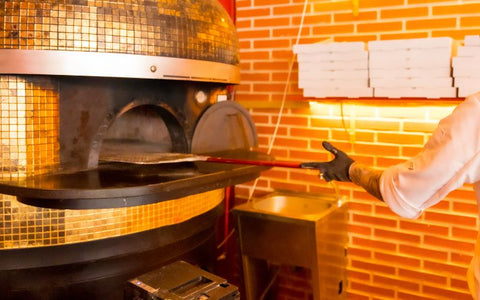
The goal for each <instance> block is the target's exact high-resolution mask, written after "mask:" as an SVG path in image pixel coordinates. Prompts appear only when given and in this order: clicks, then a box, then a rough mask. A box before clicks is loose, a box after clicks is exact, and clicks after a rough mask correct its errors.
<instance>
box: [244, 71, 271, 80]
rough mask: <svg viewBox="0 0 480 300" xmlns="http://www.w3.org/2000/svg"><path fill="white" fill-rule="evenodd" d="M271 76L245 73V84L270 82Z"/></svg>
mask: <svg viewBox="0 0 480 300" xmlns="http://www.w3.org/2000/svg"><path fill="white" fill-rule="evenodd" d="M269 79H270V75H269V74H268V73H244V74H242V81H243V82H252V81H268V80H269Z"/></svg>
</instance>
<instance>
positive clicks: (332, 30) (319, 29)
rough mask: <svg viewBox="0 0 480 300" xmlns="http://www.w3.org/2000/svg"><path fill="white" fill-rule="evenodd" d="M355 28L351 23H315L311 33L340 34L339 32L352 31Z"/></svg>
mask: <svg viewBox="0 0 480 300" xmlns="http://www.w3.org/2000/svg"><path fill="white" fill-rule="evenodd" d="M354 30H355V28H354V25H353V24H344V25H317V26H314V27H313V31H312V33H313V34H322V35H326V34H340V33H353V32H354Z"/></svg>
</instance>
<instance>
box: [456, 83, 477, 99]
mask: <svg viewBox="0 0 480 300" xmlns="http://www.w3.org/2000/svg"><path fill="white" fill-rule="evenodd" d="M477 92H480V87H479V86H478V85H475V86H461V87H459V88H458V97H462V98H463V97H467V96H470V95H472V94H475V93H477Z"/></svg>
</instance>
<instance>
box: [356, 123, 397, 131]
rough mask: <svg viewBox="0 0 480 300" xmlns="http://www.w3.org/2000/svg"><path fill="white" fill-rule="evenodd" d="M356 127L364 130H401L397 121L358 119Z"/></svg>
mask: <svg viewBox="0 0 480 300" xmlns="http://www.w3.org/2000/svg"><path fill="white" fill-rule="evenodd" d="M355 127H356V128H361V129H363V130H365V129H369V130H381V131H399V130H400V123H399V122H397V121H380V120H356V121H355Z"/></svg>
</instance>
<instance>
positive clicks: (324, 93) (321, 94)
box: [303, 87, 373, 98]
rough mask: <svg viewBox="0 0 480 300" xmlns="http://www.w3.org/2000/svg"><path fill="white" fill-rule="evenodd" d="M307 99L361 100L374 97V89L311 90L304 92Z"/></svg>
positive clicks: (339, 88)
mask: <svg viewBox="0 0 480 300" xmlns="http://www.w3.org/2000/svg"><path fill="white" fill-rule="evenodd" d="M303 95H304V96H305V97H316V98H328V97H347V98H361V97H372V96H373V89H372V88H369V87H358V88H354V87H336V88H332V87H330V88H309V89H304V90H303Z"/></svg>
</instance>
